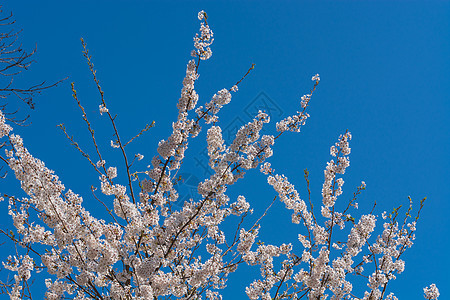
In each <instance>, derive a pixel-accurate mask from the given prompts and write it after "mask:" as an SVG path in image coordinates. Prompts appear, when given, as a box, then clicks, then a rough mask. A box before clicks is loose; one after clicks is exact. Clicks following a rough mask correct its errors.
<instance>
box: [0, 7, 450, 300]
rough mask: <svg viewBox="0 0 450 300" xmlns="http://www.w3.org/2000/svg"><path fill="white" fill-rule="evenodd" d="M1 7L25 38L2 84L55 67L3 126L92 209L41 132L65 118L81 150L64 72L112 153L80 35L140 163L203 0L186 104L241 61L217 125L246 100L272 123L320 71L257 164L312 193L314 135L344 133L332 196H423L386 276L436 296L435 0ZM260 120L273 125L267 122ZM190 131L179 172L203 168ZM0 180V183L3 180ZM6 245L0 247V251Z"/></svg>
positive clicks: (444, 211)
mask: <svg viewBox="0 0 450 300" xmlns="http://www.w3.org/2000/svg"><path fill="white" fill-rule="evenodd" d="M2 5H3V10H4V12H6V13H7V12H9V11H12V12H13V13H14V15H15V18H16V20H17V28H22V29H23V33H22V39H21V41H22V43H23V45H24V47H25V48H28V49H31V48H33V47H34V45H35V44H37V48H38V54H37V55H36V57H35V59H36V61H37V62H36V63H35V64H34V66H33V67H32V69H31V70H30V71H29V72H26V74H25V75H24V76H23V77H22V78H21V79H20V80H18V82H17V84H24V85H27V84H30V83H36V82H40V81H42V80H47V81H48V82H52V81H56V80H59V79H61V78H64V77H66V76H69V79H68V80H67V82H65V83H64V84H62V85H61V86H59V87H58V88H54V89H51V90H49V91H46V92H45V93H44V94H43V95H42V96H40V97H38V98H37V99H36V100H37V109H36V110H35V111H33V112H32V123H33V124H32V125H31V126H29V127H27V128H20V129H15V131H16V132H18V133H19V134H21V135H22V136H23V137H24V139H25V143H26V145H27V146H28V148H29V150H30V151H31V152H32V153H33V154H34V155H35V156H36V157H39V158H41V159H42V160H43V161H45V162H46V164H47V166H48V167H49V168H51V169H53V170H55V172H56V173H57V174H58V175H59V176H60V177H61V180H62V181H63V182H64V184H65V185H66V187H70V188H71V189H73V190H74V191H75V192H77V193H80V194H81V195H83V196H84V199H85V203H86V205H87V206H88V207H92V208H95V207H96V204H95V202H94V201H93V200H92V199H90V186H91V185H98V180H97V175H95V174H94V173H93V172H92V170H91V169H90V167H89V165H88V163H87V162H86V161H85V160H83V159H82V158H81V157H80V155H79V154H78V153H77V152H76V151H75V150H74V149H73V148H72V147H71V146H70V145H69V143H68V141H67V140H66V139H65V138H64V136H63V134H62V133H61V132H60V131H59V130H58V129H57V128H56V125H57V124H59V123H65V124H66V126H67V128H68V130H69V132H70V133H71V134H73V135H74V136H75V138H76V139H78V140H79V141H80V144H82V145H85V148H86V149H87V150H89V149H91V148H90V145H89V140H88V139H87V137H88V135H87V134H88V132H87V131H86V130H85V126H84V124H83V123H82V121H81V118H80V114H79V111H78V110H77V106H76V105H75V103H74V101H73V99H72V98H71V91H70V84H69V83H70V82H75V85H76V89H77V91H78V93H79V98H80V100H81V101H82V102H83V104H84V105H85V107H86V110H87V112H88V114H90V115H91V116H92V120H93V123H94V126H95V128H96V130H97V132H98V133H99V135H103V137H104V139H103V140H102V141H101V145H102V146H103V147H104V148H105V150H107V151H109V150H112V149H108V144H109V141H110V139H111V138H112V132H111V130H110V128H109V124H108V123H107V122H106V120H105V119H101V118H100V116H98V105H99V99H98V95H97V92H96V90H95V86H94V85H93V82H92V80H91V74H90V73H89V70H88V68H87V65H86V64H85V60H84V58H83V57H82V54H81V49H82V48H81V45H80V41H79V39H80V37H83V38H84V39H85V41H86V42H87V44H88V47H89V49H90V51H91V54H92V55H93V61H94V64H95V67H96V68H97V70H98V73H97V75H98V77H99V79H100V80H101V84H102V87H103V89H104V91H105V93H106V101H107V102H108V103H109V109H110V110H111V111H112V112H114V113H117V114H118V115H119V117H118V125H119V128H120V130H121V131H122V135H123V136H126V137H131V136H133V135H134V134H135V133H137V132H138V131H139V130H140V129H141V128H142V127H144V126H145V124H146V123H150V122H151V121H153V120H154V121H155V122H156V127H155V128H153V129H152V130H150V132H149V133H148V134H147V135H145V136H144V137H143V138H141V139H140V140H138V141H137V142H136V144H135V145H134V146H133V147H134V148H132V150H133V151H136V152H140V153H142V154H143V155H145V159H144V161H143V162H142V163H140V165H139V166H140V167H142V168H145V166H146V165H148V164H149V163H150V159H151V157H152V156H153V155H155V153H156V152H155V149H156V145H157V142H158V141H159V140H160V139H162V138H166V137H167V136H168V134H169V133H170V130H171V122H172V121H173V120H175V118H176V102H177V100H178V98H179V94H180V89H181V81H182V79H183V77H184V73H185V66H186V63H187V61H188V59H190V56H189V53H190V50H191V49H192V47H193V46H192V37H193V35H194V34H195V33H196V32H197V30H198V27H199V21H198V20H197V12H198V11H200V10H201V9H203V10H205V11H206V12H207V13H208V15H209V19H208V22H209V24H210V26H211V28H212V30H213V31H214V34H215V36H214V37H215V42H214V44H213V46H212V50H213V56H212V58H211V59H210V60H209V61H207V62H205V63H203V64H202V65H201V67H200V70H199V72H200V79H199V81H198V84H197V91H198V93H199V94H200V101H199V103H204V102H205V101H208V100H209V98H210V97H211V96H212V95H213V94H214V93H215V92H216V91H218V90H220V89H222V88H224V87H227V88H229V87H230V86H231V85H233V84H234V82H236V81H237V80H238V79H240V77H241V76H242V75H243V74H244V73H245V71H246V70H247V69H248V68H249V66H250V65H251V63H255V64H256V67H255V69H254V70H253V72H252V73H251V75H250V76H248V77H247V78H246V80H245V81H244V82H243V84H242V85H241V86H240V88H239V92H238V93H237V94H236V95H235V96H234V98H233V101H232V103H231V104H230V105H229V106H227V107H226V108H225V109H223V110H222V114H221V117H220V119H221V123H220V124H221V125H222V126H224V127H226V126H228V127H229V128H231V127H233V126H234V125H233V124H237V123H239V122H247V121H249V120H250V117H249V116H248V114H247V113H248V112H249V111H251V110H252V109H253V108H254V107H255V105H256V104H255V103H259V102H258V101H262V100H261V99H265V100H266V101H267V103H270V105H271V106H272V107H274V108H276V110H275V111H273V112H274V115H273V116H272V119H273V120H274V121H276V120H278V119H280V118H283V117H286V116H288V115H290V114H293V113H295V111H297V110H298V109H299V98H300V96H301V95H303V94H304V93H306V92H308V91H309V89H310V88H311V87H312V82H311V80H310V79H311V76H312V75H314V74H315V73H319V74H320V75H321V79H322V80H321V82H320V85H319V87H318V90H317V92H316V93H315V95H314V97H313V99H312V101H311V106H310V108H309V113H310V115H311V118H310V119H309V120H308V122H307V125H306V126H305V127H304V128H303V130H302V132H301V133H300V134H286V135H284V136H283V137H282V138H280V139H279V140H277V144H276V146H275V148H274V157H272V158H271V159H270V161H271V162H272V164H273V166H274V167H275V169H276V170H277V171H278V172H280V173H284V174H285V175H287V176H288V178H290V179H291V181H292V182H293V183H294V184H296V186H297V187H298V190H299V191H300V193H301V195H302V196H303V197H306V193H305V184H304V180H303V175H302V174H303V169H305V168H308V170H309V171H310V173H311V185H312V186H311V188H312V192H313V200H314V201H316V203H317V202H319V201H320V200H321V196H320V192H321V186H322V183H323V169H324V167H325V165H326V162H327V161H328V160H329V159H330V156H329V147H330V146H331V145H332V144H333V143H334V142H335V141H336V139H337V137H338V136H339V134H341V133H343V132H345V130H346V129H349V130H350V131H351V132H352V134H353V140H352V141H351V144H350V145H351V148H352V154H351V156H350V161H351V164H350V168H349V169H348V172H347V173H346V174H345V176H344V180H345V185H344V194H343V195H342V196H341V198H340V199H341V201H346V200H347V199H348V198H349V197H351V195H352V193H353V191H354V190H355V188H356V186H357V185H359V183H360V181H361V180H364V181H365V182H366V183H367V190H366V191H365V192H364V193H363V195H362V196H361V197H360V199H359V203H360V210H361V212H364V211H365V210H367V209H368V208H369V207H371V205H372V203H373V201H377V203H378V208H377V209H378V212H381V211H383V210H388V211H389V210H391V209H392V208H393V207H394V206H398V205H400V204H404V205H405V206H406V205H407V203H408V199H407V197H408V196H411V197H412V198H413V200H415V201H416V204H418V201H419V200H420V199H421V198H423V197H425V196H427V197H428V199H427V201H426V205H425V208H424V210H423V214H422V215H421V219H420V220H419V225H418V231H417V239H416V243H415V245H414V247H413V248H412V249H410V250H408V251H407V253H406V255H405V259H406V270H405V272H404V273H403V274H401V275H400V276H399V277H398V279H397V280H395V281H394V282H392V285H391V289H392V291H394V292H395V293H396V295H397V296H398V297H399V298H400V299H423V296H422V294H423V293H422V288H423V287H424V286H426V285H429V284H430V283H436V284H437V285H438V287H439V288H440V291H441V298H440V299H449V298H450V296H449V294H450V275H449V272H448V270H449V268H450V263H449V259H448V248H449V246H450V239H449V236H450V230H449V225H450V224H449V223H450V222H449V217H448V213H449V211H450V204H449V203H450V201H449V199H450V193H449V178H450V176H449V175H450V172H449V170H450V159H449V156H448V153H450V125H449V122H448V119H449V118H450V101H449V100H450V97H449V96H450V77H449V70H450V59H449V57H450V2H448V1H378V2H377V1H326V2H324V1H286V2H283V1H273V2H268V1H247V2H244V1H229V2H225V1H196V2H194V1H168V2H165V3H160V2H153V1H112V0H110V1H31V0H28V1H24V0H15V1H4V2H3V4H2ZM261 92H263V93H264V94H261ZM261 97H265V98H261ZM255 99H256V100H255ZM255 101H256V102H255ZM246 108H247V109H246ZM236 122H237V123H236ZM272 126H274V124H273V125H272ZM267 130H268V132H273V127H271V128H268V129H267ZM203 137H204V135H202V136H201V137H200V138H198V139H196V140H195V142H194V143H193V145H192V147H191V148H190V149H189V151H188V153H187V155H188V156H190V159H187V160H186V162H185V164H184V165H183V168H184V169H183V170H182V171H183V172H186V173H189V174H195V175H196V176H197V177H198V178H203V177H202V176H204V175H203V171H204V170H203V169H202V167H201V166H200V165H197V164H196V160H195V158H197V159H200V160H201V159H202V158H203V159H204V156H202V155H201V154H198V152H200V151H202V149H204V147H205V143H204V141H202V140H201V139H202V138H203ZM228 141H229V139H228ZM113 157H115V156H114V155H111V159H112V158H113ZM118 166H119V171H120V170H121V169H120V165H118ZM122 171H123V170H122ZM248 175H249V176H248V178H247V179H244V181H242V182H240V183H238V184H237V186H236V188H234V189H231V190H230V195H232V196H234V197H236V196H237V194H238V190H242V191H243V193H244V195H246V197H247V200H248V201H250V203H251V204H252V205H253V207H254V208H255V217H256V216H259V215H260V214H261V213H262V212H263V211H264V209H265V207H266V206H267V205H268V204H269V203H270V202H271V200H272V198H273V197H274V196H275V192H274V191H273V190H271V188H270V187H269V186H268V185H266V184H265V182H266V178H265V177H264V176H263V175H262V174H260V173H259V172H256V171H254V172H250V173H249V174H248ZM8 182H9V181H8ZM0 184H1V190H2V192H3V191H13V190H14V188H15V186H13V185H9V183H8V186H6V183H4V182H0ZM255 187H257V188H255ZM1 205H2V207H3V208H2V216H4V215H5V217H4V218H3V219H2V226H4V227H5V228H11V227H12V223H11V221H10V220H9V219H8V218H9V217H8V216H6V213H5V209H6V205H5V203H2V204H1ZM289 223H290V214H289V213H288V212H286V211H285V209H284V205H282V204H281V203H279V202H278V203H276V205H275V207H273V208H272V210H271V214H270V216H269V217H267V218H266V219H265V220H264V221H263V224H262V226H263V228H264V227H266V228H265V229H263V230H262V231H261V237H262V239H263V240H267V241H269V242H273V243H277V244H279V243H281V242H285V241H287V240H288V239H292V238H293V237H295V236H296V232H295V230H296V227H292V226H289ZM378 224H379V225H381V221H380V222H379V223H378ZM284 226H286V227H284ZM282 228H286V230H285V231H283V230H281V229H282ZM294 242H295V241H294ZM7 252H8V249H6V248H5V247H2V249H1V250H0V253H1V255H0V256H2V257H4V256H5V255H6V254H7ZM243 271H245V272H247V269H243ZM243 271H241V272H239V273H237V274H236V276H231V277H230V281H229V288H228V289H227V290H226V291H225V292H224V298H225V299H247V297H246V295H245V293H244V291H243V287H244V286H245V285H248V284H249V283H250V282H251V279H250V277H251V276H253V274H257V273H258V271H256V272H254V271H248V272H250V273H245V272H243ZM248 274H251V275H248ZM40 284H41V283H39V282H36V283H35V290H36V293H37V295H39V293H42V289H40V288H39V287H40ZM37 299H39V297H37Z"/></svg>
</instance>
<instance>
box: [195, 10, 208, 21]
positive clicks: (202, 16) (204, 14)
mask: <svg viewBox="0 0 450 300" xmlns="http://www.w3.org/2000/svg"><path fill="white" fill-rule="evenodd" d="M205 16H206V13H205V11H204V10H201V11H199V12H198V15H197V17H198V19H199V20H200V21H201V20H203V19H204V18H205Z"/></svg>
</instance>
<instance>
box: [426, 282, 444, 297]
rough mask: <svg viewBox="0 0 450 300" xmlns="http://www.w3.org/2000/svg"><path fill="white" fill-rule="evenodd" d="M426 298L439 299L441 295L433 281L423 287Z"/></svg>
mask: <svg viewBox="0 0 450 300" xmlns="http://www.w3.org/2000/svg"><path fill="white" fill-rule="evenodd" d="M423 292H424V297H425V299H434V300H435V299H437V298H438V297H439V295H440V294H439V290H438V288H437V287H436V285H435V284H434V283H433V284H431V285H430V286H429V287H426V288H424V289H423Z"/></svg>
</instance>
